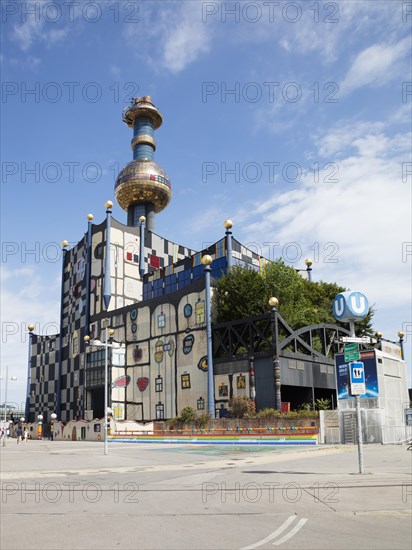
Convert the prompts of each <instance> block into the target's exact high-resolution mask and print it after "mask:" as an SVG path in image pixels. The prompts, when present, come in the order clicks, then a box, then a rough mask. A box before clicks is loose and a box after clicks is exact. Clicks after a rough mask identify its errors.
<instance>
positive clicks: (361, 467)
mask: <svg viewBox="0 0 412 550" xmlns="http://www.w3.org/2000/svg"><path fill="white" fill-rule="evenodd" d="M349 327H350V332H351V335H352V336H355V323H354V322H353V321H350V323H349ZM355 407H356V439H357V443H358V460H359V473H360V474H363V473H364V471H365V468H364V461H363V443H362V417H361V410H360V396H359V395H356V396H355Z"/></svg>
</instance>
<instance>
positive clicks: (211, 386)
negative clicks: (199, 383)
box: [200, 254, 216, 418]
mask: <svg viewBox="0 0 412 550" xmlns="http://www.w3.org/2000/svg"><path fill="white" fill-rule="evenodd" d="M200 261H201V262H202V264H203V265H204V266H205V268H204V272H205V286H206V341H207V395H208V411H209V413H210V415H211V417H212V418H215V415H216V413H215V383H214V379H213V354H212V317H211V304H210V301H211V300H210V272H211V271H212V270H211V267H210V264H211V263H212V261H213V260H212V257H211V256H209V255H207V254H206V255H205V256H203V257H202V259H201V260H200Z"/></svg>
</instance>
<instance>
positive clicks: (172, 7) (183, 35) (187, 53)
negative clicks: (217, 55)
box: [125, 2, 211, 73]
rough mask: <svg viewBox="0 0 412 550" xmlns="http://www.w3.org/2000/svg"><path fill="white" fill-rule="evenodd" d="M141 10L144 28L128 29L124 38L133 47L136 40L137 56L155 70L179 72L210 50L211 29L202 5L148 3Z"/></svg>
mask: <svg viewBox="0 0 412 550" xmlns="http://www.w3.org/2000/svg"><path fill="white" fill-rule="evenodd" d="M143 9H144V13H142V20H143V21H144V27H142V26H139V25H136V26H135V25H131V26H127V27H125V36H126V39H127V40H128V42H129V43H132V44H133V45H134V44H135V41H136V39H137V38H138V39H139V43H140V44H142V48H141V49H140V51H139V55H142V56H143V57H144V59H145V61H146V62H147V61H148V62H149V63H151V64H152V66H154V67H155V68H158V69H159V68H160V69H167V70H168V71H170V72H172V73H179V72H181V71H183V70H184V69H185V68H186V67H187V66H188V65H190V64H191V63H193V62H194V61H195V60H196V59H197V58H198V57H199V56H200V55H201V54H204V53H206V52H208V51H209V47H210V43H211V27H210V26H208V25H205V24H204V23H203V21H202V2H170V3H167V4H163V3H162V5H161V7H158V6H156V5H154V8H151V6H150V4H147V5H144V6H143ZM144 45H145V46H144Z"/></svg>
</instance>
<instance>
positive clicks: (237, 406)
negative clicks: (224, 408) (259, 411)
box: [229, 397, 256, 418]
mask: <svg viewBox="0 0 412 550" xmlns="http://www.w3.org/2000/svg"><path fill="white" fill-rule="evenodd" d="M229 407H230V416H231V417H232V418H253V417H255V416H256V407H255V402H254V401H253V400H252V399H250V398H249V397H233V398H232V399H231V400H230V402H229Z"/></svg>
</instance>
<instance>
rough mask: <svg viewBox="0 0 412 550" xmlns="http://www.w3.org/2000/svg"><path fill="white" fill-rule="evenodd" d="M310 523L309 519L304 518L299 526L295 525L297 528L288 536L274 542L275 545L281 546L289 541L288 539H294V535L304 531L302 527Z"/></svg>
mask: <svg viewBox="0 0 412 550" xmlns="http://www.w3.org/2000/svg"><path fill="white" fill-rule="evenodd" d="M307 521H308V519H307V518H302V519H301V520H300V521H299V522H298V524H297V525H295V527H294V528H293V529H292V530H291V531H289V533H288V534H287V535H285V536H284V537H282V538H281V539H279V540H276V541H275V542H272V544H273V545H276V546H279V544H282V543H283V542H285V541H287V540H288V539H290V538H291V537H293V536H294V535H296V533H297V532H298V531H300V529H302V527H303V526H304V525H305V523H306V522H307Z"/></svg>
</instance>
